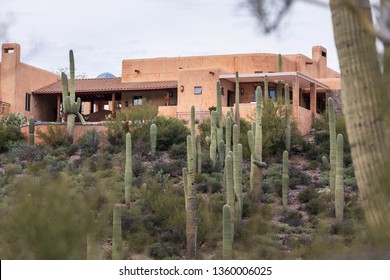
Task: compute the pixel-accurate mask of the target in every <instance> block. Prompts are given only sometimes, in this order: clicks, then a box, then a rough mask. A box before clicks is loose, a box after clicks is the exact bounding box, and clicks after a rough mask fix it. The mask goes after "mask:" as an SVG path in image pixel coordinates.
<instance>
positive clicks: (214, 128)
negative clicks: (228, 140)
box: [210, 111, 217, 166]
mask: <svg viewBox="0 0 390 280" xmlns="http://www.w3.org/2000/svg"><path fill="white" fill-rule="evenodd" d="M216 123H217V112H216V111H211V126H210V127H211V135H210V141H211V142H210V159H211V162H212V163H213V166H215V164H216V163H217V125H216Z"/></svg>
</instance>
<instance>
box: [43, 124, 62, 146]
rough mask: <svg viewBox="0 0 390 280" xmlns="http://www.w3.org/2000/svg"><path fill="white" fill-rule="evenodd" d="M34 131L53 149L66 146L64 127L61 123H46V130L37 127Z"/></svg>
mask: <svg viewBox="0 0 390 280" xmlns="http://www.w3.org/2000/svg"><path fill="white" fill-rule="evenodd" d="M36 133H37V135H38V137H39V138H41V139H42V141H43V143H45V144H46V145H48V146H50V147H52V148H54V149H56V148H59V147H64V146H65V147H66V146H68V141H67V138H66V137H67V134H66V127H65V126H63V125H48V126H47V131H46V132H43V131H42V130H40V129H39V128H37V129H36Z"/></svg>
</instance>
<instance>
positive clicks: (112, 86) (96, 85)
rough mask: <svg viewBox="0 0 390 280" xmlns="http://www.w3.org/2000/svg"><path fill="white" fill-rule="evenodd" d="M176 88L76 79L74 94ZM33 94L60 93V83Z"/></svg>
mask: <svg viewBox="0 0 390 280" xmlns="http://www.w3.org/2000/svg"><path fill="white" fill-rule="evenodd" d="M170 88H177V81H156V82H132V83H122V81H121V78H95V79H76V93H94V92H116V91H133V90H153V89H170ZM32 93H33V94H59V93H62V84H61V81H57V82H55V83H53V84H50V85H48V86H45V87H43V88H40V89H38V90H35V91H33V92H32Z"/></svg>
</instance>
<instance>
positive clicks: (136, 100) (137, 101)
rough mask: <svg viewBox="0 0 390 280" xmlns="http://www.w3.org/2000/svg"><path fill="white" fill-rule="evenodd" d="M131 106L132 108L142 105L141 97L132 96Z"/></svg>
mask: <svg viewBox="0 0 390 280" xmlns="http://www.w3.org/2000/svg"><path fill="white" fill-rule="evenodd" d="M133 105H134V106H139V105H142V96H134V97H133Z"/></svg>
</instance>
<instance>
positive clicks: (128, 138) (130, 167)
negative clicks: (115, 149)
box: [125, 133, 133, 206]
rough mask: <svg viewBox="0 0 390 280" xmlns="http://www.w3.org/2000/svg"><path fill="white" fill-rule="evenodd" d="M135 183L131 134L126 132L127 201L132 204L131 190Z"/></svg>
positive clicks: (127, 203)
mask: <svg viewBox="0 0 390 280" xmlns="http://www.w3.org/2000/svg"><path fill="white" fill-rule="evenodd" d="M132 183H133V160H132V143H131V134H130V133H127V134H126V165H125V203H126V205H127V206H130V191H131V185H132Z"/></svg>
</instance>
